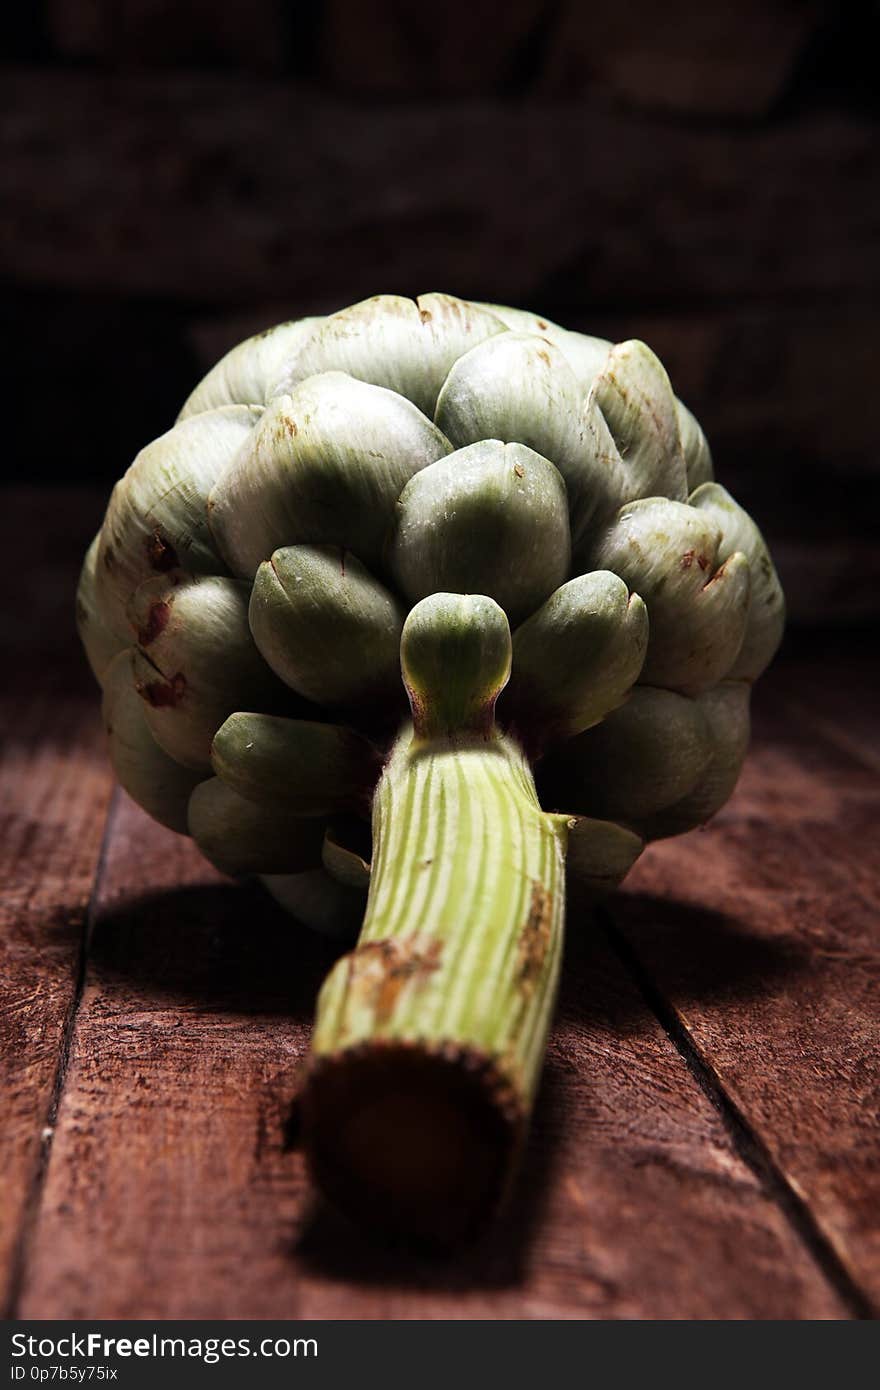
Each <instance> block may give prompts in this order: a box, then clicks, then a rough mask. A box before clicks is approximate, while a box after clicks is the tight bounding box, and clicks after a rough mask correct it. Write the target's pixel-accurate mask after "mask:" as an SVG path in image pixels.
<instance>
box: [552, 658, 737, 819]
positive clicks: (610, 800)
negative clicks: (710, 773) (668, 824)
mask: <svg viewBox="0 0 880 1390" xmlns="http://www.w3.org/2000/svg"><path fill="white" fill-rule="evenodd" d="M711 758H712V739H711V734H710V731H709V728H708V725H707V722H706V717H705V714H704V712H703V710H702V709H701V708H700V705H699V704H698V703H697V701H696V700H692V699H689V698H688V697H687V696H685V695H678V694H676V693H675V692H674V691H671V690H659V689H656V688H654V687H653V686H648V685H637V686H636V687H635V689H634V690H633V692H632V695H631V697H630V699H629V700H628V701H627V702H626V704H625V705H621V706H620V708H619V709H616V710H614V711H613V712H612V713H611V714H609V715H608V717H607V719H605V720H604V721H603V722H602V723H601V724H598V725H596V727H595V728H594V729H589V730H587V732H586V733H583V734H579V735H578V736H577V738H574V739H571V740H570V741H569V742H568V743H566V744H563V745H561V746H560V747H559V748H557V749H554V750H553V752H552V753H550V754H548V756H547V757H546V758H545V759H544V762H543V764H542V765H541V766H540V769H539V789H540V790H541V793H542V797H541V799H542V802H543V803H544V804H545V805H554V806H558V807H559V808H560V809H565V810H566V811H568V810H571V811H572V812H577V813H582V814H584V815H586V816H593V817H598V818H599V819H602V820H615V821H620V822H622V823H623V824H624V825H626V826H629V827H631V828H633V829H636V830H638V828H639V825H640V823H641V822H642V821H644V820H646V819H647V818H648V817H650V816H653V815H655V814H656V813H657V812H658V811H662V810H665V809H666V808H667V807H668V806H673V805H674V804H675V803H676V802H678V801H681V800H682V798H683V797H685V796H687V795H688V793H689V792H690V791H692V790H693V788H694V787H695V786H696V784H697V781H698V779H699V778H700V777H701V775H702V774H703V773H704V772H705V770H706V768H707V767H708V765H709V762H710V760H711Z"/></svg>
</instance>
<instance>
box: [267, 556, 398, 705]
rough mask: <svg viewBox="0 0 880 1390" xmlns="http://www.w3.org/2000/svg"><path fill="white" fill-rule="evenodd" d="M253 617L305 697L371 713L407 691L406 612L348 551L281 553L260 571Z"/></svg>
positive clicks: (276, 664)
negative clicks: (403, 669)
mask: <svg viewBox="0 0 880 1390" xmlns="http://www.w3.org/2000/svg"><path fill="white" fill-rule="evenodd" d="M248 616H249V621H250V626H251V632H252V633H253V636H254V641H255V642H256V644H257V647H258V648H259V650H260V652H261V653H262V655H263V657H264V659H265V660H266V662H267V663H268V664H269V666H271V668H272V670H273V671H275V673H276V674H277V675H278V676H279V677H280V678H281V680H283V681H284V682H285V684H287V685H289V686H290V687H291V688H292V689H293V690H296V691H298V692H299V693H300V694H301V695H304V696H305V697H306V698H307V699H309V700H314V701H315V702H316V703H318V704H325V705H335V706H350V707H355V706H360V707H361V708H362V709H363V710H365V711H366V710H368V707H369V706H370V705H371V704H377V705H381V704H382V703H383V702H387V703H391V705H392V706H393V705H394V703H395V697H397V696H400V695H402V689H401V684H400V633H401V629H402V627H403V619H404V614H403V611H402V609H401V606H400V604H399V602H398V600H397V598H396V597H395V596H394V595H393V594H392V593H390V592H389V591H388V590H387V589H386V588H385V587H384V585H382V584H380V582H379V581H378V580H377V579H374V578H373V576H372V575H371V574H370V573H369V571H368V570H367V569H366V568H365V566H364V565H362V564H361V562H360V560H358V559H357V558H356V556H354V555H353V554H351V552H350V551H345V550H341V549H339V548H338V547H336V546H305V545H298V546H285V547H284V548H282V549H281V550H276V551H275V553H274V555H273V556H272V558H271V560H266V561H264V562H263V564H262V565H261V566H260V568H259V569H258V570H257V577H256V579H255V581H254V587H253V592H252V593H251V600H250V608H249V614H248Z"/></svg>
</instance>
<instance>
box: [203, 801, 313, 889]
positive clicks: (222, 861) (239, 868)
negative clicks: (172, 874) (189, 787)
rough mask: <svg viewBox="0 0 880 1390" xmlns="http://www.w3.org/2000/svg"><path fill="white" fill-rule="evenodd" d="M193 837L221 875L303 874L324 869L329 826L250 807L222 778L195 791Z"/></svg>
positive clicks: (266, 806) (269, 807)
mask: <svg viewBox="0 0 880 1390" xmlns="http://www.w3.org/2000/svg"><path fill="white" fill-rule="evenodd" d="M188 825H189V833H190V834H191V835H192V837H193V839H194V840H195V842H196V844H197V845H198V847H199V849H200V850H201V851H202V854H203V855H204V856H205V858H206V859H207V860H209V861H210V863H212V864H213V865H214V867H215V868H216V869H219V870H220V871H221V873H224V874H231V875H232V877H234V878H236V877H241V876H244V875H245V874H284V873H301V872H303V871H304V870H306V869H315V868H317V867H318V866H319V865H320V863H321V846H322V844H323V841H324V830H325V823H324V821H323V820H321V819H311V818H307V817H304V816H295V815H293V814H292V813H291V812H290V811H285V808H284V807H283V806H278V805H274V804H273V803H271V802H257V801H249V800H248V799H247V798H246V797H244V796H240V795H239V794H238V792H236V791H233V789H232V787H230V786H227V784H226V783H225V782H224V781H222V780H221V778H219V777H209V778H208V779H207V781H205V782H200V783H199V785H198V786H197V787H196V788H195V790H194V791H193V794H192V796H191V797H190V801H189V809H188Z"/></svg>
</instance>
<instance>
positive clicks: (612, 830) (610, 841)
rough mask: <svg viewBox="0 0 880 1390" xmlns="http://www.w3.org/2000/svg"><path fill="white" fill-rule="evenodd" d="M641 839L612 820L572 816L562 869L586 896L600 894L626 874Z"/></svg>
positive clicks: (639, 851)
mask: <svg viewBox="0 0 880 1390" xmlns="http://www.w3.org/2000/svg"><path fill="white" fill-rule="evenodd" d="M644 848H645V842H644V840H643V839H642V837H641V836H640V835H636V834H634V832H633V831H632V830H627V829H626V828H625V827H624V826H622V825H618V824H617V823H616V822H615V821H608V820H594V819H591V818H590V817H589V816H575V817H572V818H571V819H570V820H569V822H568V852H567V854H566V870H567V875H568V880H569V884H570V885H575V884H576V885H577V887H578V889H580V890H581V892H582V893H585V894H586V895H587V897H588V898H589V900H591V901H593V900H595V899H597V898H603V897H605V896H606V895H607V894H608V893H611V892H613V891H614V889H615V888H617V887H618V886H619V884H621V883H622V882H623V880H624V879H625V878H626V876H627V874H628V873H629V871H630V869H631V868H632V866H633V864H634V863H635V862H636V860H637V859H638V857H639V855H640V854H641V852H642V850H643V849H644Z"/></svg>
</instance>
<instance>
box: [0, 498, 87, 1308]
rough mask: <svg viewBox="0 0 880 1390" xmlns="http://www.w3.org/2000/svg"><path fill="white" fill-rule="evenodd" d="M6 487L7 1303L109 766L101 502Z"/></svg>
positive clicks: (63, 1036) (0, 1074)
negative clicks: (98, 666)
mask: <svg viewBox="0 0 880 1390" xmlns="http://www.w3.org/2000/svg"><path fill="white" fill-rule="evenodd" d="M53 500H54V502H55V505H54V506H52V507H46V505H45V499H43V504H42V505H40V499H39V495H36V496H35V495H34V494H25V493H23V492H4V493H3V494H2V499H0V506H2V514H3V518H4V545H5V548H6V558H7V563H8V568H7V570H6V573H7V595H6V598H7V599H8V603H7V602H6V601H4V608H3V620H2V629H0V638H2V643H3V650H4V656H5V669H4V682H3V687H2V690H0V731H2V733H0V883H2V890H0V979H2V981H3V989H2V1002H0V1097H2V1114H3V1123H2V1125H0V1172H2V1173H3V1194H2V1200H0V1305H2V1306H3V1307H6V1306H7V1303H8V1300H9V1299H10V1297H12V1296H14V1292H15V1287H16V1283H17V1280H18V1277H19V1274H20V1256H21V1246H22V1241H23V1240H24V1238H25V1236H26V1233H27V1225H28V1222H29V1220H30V1218H31V1216H32V1215H33V1211H32V1202H33V1200H34V1199H35V1197H36V1194H37V1190H38V1184H39V1179H40V1172H41V1165H42V1162H43V1157H44V1153H45V1150H46V1147H47V1144H48V1141H49V1139H50V1138H51V1126H52V1123H53V1117H54V1108H55V1102H56V1095H57V1090H58V1088H59V1086H60V1084H61V1081H62V1079H63V1068H64V1062H65V1056H66V1047H67V1042H68V1034H69V1027H70V1023H71V1019H72V1015H73V1010H74V1008H75V1005H76V999H77V989H78V981H79V969H80V959H81V951H82V942H83V931H84V924H85V917H86V909H87V905H88V901H89V896H90V893H91V888H92V881H93V879H94V876H95V870H96V866H97V862H98V855H99V850H100V845H101V837H102V834H103V828H104V819H105V813H106V807H107V801H108V798H109V795H110V787H111V781H112V778H111V772H110V768H109V766H108V765H107V761H106V758H105V756H104V752H103V734H102V732H101V729H100V719H99V716H98V710H97V691H96V689H95V688H94V686H93V684H92V681H91V676H90V675H89V673H88V672H87V671H86V670H84V669H83V668H82V665H81V662H80V658H79V654H78V652H77V650H76V648H77V643H76V637H75V634H74V632H73V612H72V582H73V581H72V573H73V574H75V572H76V571H75V570H73V571H72V566H71V558H72V554H73V553H75V552H76V551H77V550H79V548H80V546H83V547H84V546H85V545H86V544H87V543H88V540H89V538H90V527H91V514H92V509H93V505H94V503H93V499H92V498H90V497H85V498H84V497H82V496H79V497H77V498H72V497H71V496H70V495H69V494H67V495H65V494H64V493H61V492H59V493H58V494H56V496H55V499H53Z"/></svg>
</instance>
